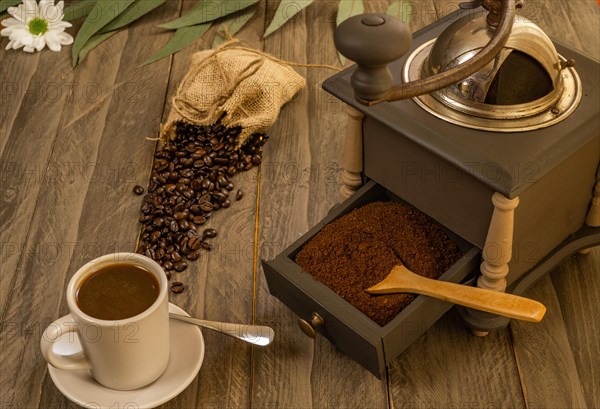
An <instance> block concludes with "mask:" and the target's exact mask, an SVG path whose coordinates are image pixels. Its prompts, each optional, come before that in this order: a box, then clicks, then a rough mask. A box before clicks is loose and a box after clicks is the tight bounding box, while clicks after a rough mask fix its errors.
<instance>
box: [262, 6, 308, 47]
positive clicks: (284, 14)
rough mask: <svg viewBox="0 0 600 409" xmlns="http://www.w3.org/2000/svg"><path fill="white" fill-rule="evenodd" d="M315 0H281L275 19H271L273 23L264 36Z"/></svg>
mask: <svg viewBox="0 0 600 409" xmlns="http://www.w3.org/2000/svg"><path fill="white" fill-rule="evenodd" d="M313 1H314V0H281V2H280V3H279V6H278V7H277V11H275V16H273V20H271V24H269V27H267V29H266V30H265V34H264V35H263V38H264V37H266V36H268V35H269V34H272V33H273V32H274V31H276V30H277V29H278V28H279V27H281V26H282V25H284V24H285V23H286V22H287V21H288V20H289V19H291V18H292V17H294V16H295V15H296V14H298V13H299V12H300V11H302V9H304V8H305V7H307V6H309V5H310V4H311V3H312V2H313Z"/></svg>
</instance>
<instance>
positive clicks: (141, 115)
mask: <svg viewBox="0 0 600 409" xmlns="http://www.w3.org/2000/svg"><path fill="white" fill-rule="evenodd" d="M174 11H176V9H175V10H174ZM163 12H166V13H168V12H169V7H167V9H166V10H163ZM155 17H157V15H155ZM154 24H155V22H154V20H152V19H149V20H147V21H146V22H145V23H144V24H140V25H137V26H136V28H135V29H131V30H128V31H124V32H122V33H120V34H118V35H116V36H114V37H113V39H111V41H110V42H109V43H107V44H105V45H102V46H101V47H99V48H98V49H97V50H96V51H95V52H94V53H93V54H91V55H90V56H89V58H88V60H86V61H85V62H84V64H82V65H81V66H79V67H78V68H77V70H72V69H71V67H70V62H69V57H68V56H69V55H68V53H60V54H54V53H50V52H46V53H41V54H40V57H39V58H41V59H42V58H46V57H45V56H49V57H52V58H58V59H57V61H56V62H55V63H54V64H53V66H52V67H51V68H52V71H48V72H46V73H45V74H42V72H39V75H44V76H45V77H46V79H48V78H57V77H60V76H61V75H64V76H65V77H67V78H69V79H70V80H71V81H72V82H73V84H77V86H74V87H73V89H72V91H71V92H69V93H66V94H65V97H64V101H65V103H64V104H63V106H60V105H59V104H55V105H54V106H49V107H44V106H42V107H40V106H39V104H36V103H35V102H36V101H28V100H27V98H26V99H25V100H24V101H23V105H22V106H21V107H20V109H21V110H23V112H28V111H29V112H40V113H41V114H40V117H41V118H42V119H39V118H40V117H38V119H37V120H32V118H31V117H30V116H29V117H27V116H22V117H21V116H20V115H19V116H17V119H16V120H15V124H14V127H13V128H14V129H15V130H21V129H23V130H25V131H26V134H25V136H24V137H23V138H21V140H20V141H19V143H20V146H19V147H18V149H14V150H12V149H5V150H4V155H6V156H5V158H6V160H8V161H11V160H14V159H13V158H18V159H20V158H21V156H22V155H29V157H28V158H27V160H28V161H29V162H30V163H38V165H37V166H38V167H39V170H38V173H39V174H38V175H37V176H38V177H40V180H37V181H35V180H34V181H35V183H36V184H34V185H32V186H26V185H24V184H23V185H19V186H17V188H18V189H19V190H20V191H22V192H27V191H30V192H31V191H35V190H38V191H39V194H38V196H37V197H36V198H35V207H34V208H33V209H32V210H33V211H32V212H31V213H30V214H23V212H20V211H18V212H16V214H15V215H14V216H13V217H11V219H10V225H11V226H14V227H15V228H19V229H23V230H25V231H27V229H29V231H28V234H27V236H26V238H25V236H23V239H22V240H23V249H24V250H22V251H21V252H20V257H19V264H18V266H16V274H15V275H14V277H15V278H14V280H13V281H12V283H11V284H10V288H9V294H8V297H7V298H6V299H3V316H2V324H3V326H2V329H3V332H2V350H1V352H0V354H1V355H0V356H1V362H2V371H1V373H0V384H1V388H2V398H1V399H2V400H1V402H2V406H7V407H15V408H30V407H38V406H39V407H57V406H65V407H67V406H71V405H70V404H68V400H67V399H66V398H65V397H63V396H62V394H60V392H59V391H58V390H57V389H56V387H54V385H52V382H51V381H49V380H48V378H47V371H46V364H45V362H44V360H43V358H42V356H41V354H40V352H39V339H40V337H41V335H42V331H43V330H44V329H45V327H46V326H47V325H49V324H50V323H51V322H52V321H53V320H55V319H56V318H58V317H60V316H62V315H64V314H66V313H67V308H66V302H65V300H64V288H65V287H66V283H67V281H68V280H69V278H70V277H71V275H72V274H73V273H74V272H75V271H76V270H77V268H79V267H80V266H81V265H83V264H84V262H86V261H88V260H90V259H91V258H93V257H95V256H98V255H101V254H105V253H110V252H114V251H120V250H125V251H127V250H133V248H134V243H135V237H136V235H137V231H138V226H137V217H138V211H139V210H138V209H139V204H140V202H139V197H137V196H135V195H134V194H133V193H132V192H131V189H132V187H133V186H134V185H135V184H136V183H140V182H142V181H145V180H147V177H148V167H147V166H148V163H149V158H150V157H151V154H152V148H153V144H148V143H146V142H145V140H144V137H146V136H148V135H152V134H153V133H154V132H156V130H157V129H158V125H159V122H158V118H159V115H160V112H161V111H162V103H159V104H157V105H155V106H153V107H152V106H147V105H146V104H145V101H148V100H157V101H162V100H163V98H164V92H165V85H166V79H167V75H168V66H169V62H168V61H166V60H165V61H164V62H162V63H160V64H157V65H156V66H155V67H153V68H152V69H148V70H139V69H138V68H137V64H138V62H139V61H140V60H141V55H140V54H139V53H138V51H136V48H135V47H132V44H136V43H139V42H141V41H142V39H143V38H145V37H146V36H147V35H149V34H152V33H156V29H155V27H154ZM125 47H126V48H127V50H128V51H127V52H126V53H123V52H122V50H123V49H124V48H125ZM137 50H139V48H138V49H137ZM10 58H12V54H11V55H10ZM15 69H18V66H15ZM98 72H101V73H102V75H98ZM33 78H34V79H35V75H34V77H33ZM39 80H40V81H42V82H43V80H44V78H40V79H39ZM32 81H33V79H32ZM67 97H68V98H67ZM16 108H19V107H16ZM40 108H45V109H46V110H45V111H44V110H42V111H39V110H40ZM44 116H47V117H45V118H44ZM54 122H56V125H54ZM44 124H46V126H51V130H53V132H54V134H50V135H49V136H50V137H49V138H48V140H50V141H52V138H55V139H54V142H53V144H52V146H51V149H50V148H44V149H43V150H42V151H41V152H40V151H38V150H37V149H36V148H37V147H39V146H40V145H41V144H44V143H46V139H45V138H46V137H47V134H46V132H44V130H43V129H36V128H34V127H35V126H42V125H44ZM28 128H29V129H28ZM18 136H19V132H13V134H12V135H11V137H15V138H16V137H18ZM29 137H31V138H35V139H34V140H27V138H29ZM133 138H136V139H137V141H136V142H132V139H133ZM24 139H25V140H24ZM10 143H11V142H10V141H9V144H10ZM8 146H9V145H7V147H8ZM132 146H135V149H132V148H131V147H132ZM28 149H31V151H28ZM11 152H14V154H13V155H12V156H11V155H9V153H11ZM38 154H41V155H39V156H38ZM46 156H47V157H46ZM3 187H4V185H3ZM20 201H21V198H19V197H18V198H17V199H16V201H15V202H14V204H13V206H15V207H17V208H19V209H20V208H22V207H24V206H23V204H22V203H19V202H20ZM25 203H27V202H25ZM17 237H18V236H17ZM4 267H5V264H4V263H3V271H2V272H3V276H4V275H5V274H6V275H9V273H12V272H11V271H6V270H5V268H4ZM24 385H27V387H24ZM73 406H74V405H73Z"/></svg>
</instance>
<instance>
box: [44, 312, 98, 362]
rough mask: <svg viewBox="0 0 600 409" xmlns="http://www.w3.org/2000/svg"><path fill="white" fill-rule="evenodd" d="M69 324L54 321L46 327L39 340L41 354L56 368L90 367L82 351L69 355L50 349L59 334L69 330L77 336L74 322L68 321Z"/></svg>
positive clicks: (61, 334) (64, 333) (66, 332)
mask: <svg viewBox="0 0 600 409" xmlns="http://www.w3.org/2000/svg"><path fill="white" fill-rule="evenodd" d="M69 324H71V325H65V323H62V322H59V321H54V322H53V323H52V324H50V325H49V326H48V328H46V330H45V331H44V333H43V334H42V339H41V341H40V347H41V348H42V354H43V355H44V358H46V361H47V362H48V363H49V364H50V365H52V366H53V367H55V368H58V369H64V370H68V371H75V370H81V369H91V365H90V363H89V361H88V360H87V359H85V357H84V356H83V351H80V352H76V353H74V354H71V355H59V354H57V353H55V352H54V350H53V349H52V347H53V346H54V343H55V342H56V341H58V339H59V338H60V337H61V336H64V335H66V334H68V333H70V332H73V333H75V334H77V336H79V334H78V333H77V326H76V324H75V323H73V322H70V323H69Z"/></svg>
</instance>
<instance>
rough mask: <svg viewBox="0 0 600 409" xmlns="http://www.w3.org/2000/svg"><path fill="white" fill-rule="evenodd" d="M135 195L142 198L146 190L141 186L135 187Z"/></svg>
mask: <svg viewBox="0 0 600 409" xmlns="http://www.w3.org/2000/svg"><path fill="white" fill-rule="evenodd" d="M133 193H135V194H136V195H138V196H141V195H143V194H144V188H143V187H141V186H140V185H135V186H134V187H133Z"/></svg>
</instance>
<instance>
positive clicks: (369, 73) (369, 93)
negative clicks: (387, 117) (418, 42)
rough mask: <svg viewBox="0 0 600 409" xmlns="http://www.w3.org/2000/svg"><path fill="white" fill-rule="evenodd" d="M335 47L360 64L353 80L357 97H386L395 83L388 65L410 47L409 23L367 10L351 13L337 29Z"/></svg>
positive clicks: (369, 98)
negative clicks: (362, 12) (361, 12)
mask: <svg viewBox="0 0 600 409" xmlns="http://www.w3.org/2000/svg"><path fill="white" fill-rule="evenodd" d="M333 40H334V42H335V47H336V48H337V49H338V51H339V52H340V53H341V54H342V55H344V56H345V57H346V58H348V59H350V60H352V61H354V62H356V64H357V65H358V67H357V68H356V70H355V71H354V73H353V74H352V78H351V79H350V83H351V84H352V88H353V89H354V95H355V96H356V97H357V99H358V100H361V99H362V100H365V101H372V100H376V99H380V98H383V97H384V96H385V94H386V92H387V91H388V90H389V89H390V87H391V86H392V74H391V73H390V70H389V69H388V68H387V65H388V64H389V63H390V62H392V61H394V60H397V59H398V58H400V57H402V56H403V55H404V54H406V52H407V51H408V50H409V49H410V45H411V41H412V36H411V33H410V31H409V30H408V27H407V26H406V25H405V24H404V23H402V22H400V21H399V20H398V19H395V18H393V17H391V16H388V15H386V14H382V13H367V14H360V15H357V16H354V17H351V18H349V19H347V20H346V21H344V22H343V23H342V24H340V25H339V26H338V28H337V29H336V30H335V34H334V37H333Z"/></svg>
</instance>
